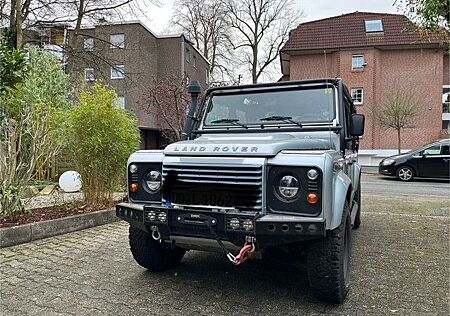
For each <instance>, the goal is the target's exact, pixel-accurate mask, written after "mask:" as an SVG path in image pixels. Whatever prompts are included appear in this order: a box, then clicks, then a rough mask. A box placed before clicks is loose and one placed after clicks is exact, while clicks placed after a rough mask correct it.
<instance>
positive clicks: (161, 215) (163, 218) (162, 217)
mask: <svg viewBox="0 0 450 316" xmlns="http://www.w3.org/2000/svg"><path fill="white" fill-rule="evenodd" d="M158 221H160V222H166V221H167V214H166V212H160V213H159V214H158Z"/></svg>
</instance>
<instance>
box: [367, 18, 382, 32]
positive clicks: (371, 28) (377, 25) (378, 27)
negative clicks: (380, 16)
mask: <svg viewBox="0 0 450 316" xmlns="http://www.w3.org/2000/svg"><path fill="white" fill-rule="evenodd" d="M364 22H365V24H366V33H374V32H383V22H381V20H365V21H364Z"/></svg>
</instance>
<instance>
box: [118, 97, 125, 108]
mask: <svg viewBox="0 0 450 316" xmlns="http://www.w3.org/2000/svg"><path fill="white" fill-rule="evenodd" d="M125 104H126V103H125V96H123V95H119V99H118V100H117V107H118V108H120V109H125Z"/></svg>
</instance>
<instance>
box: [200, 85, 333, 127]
mask: <svg viewBox="0 0 450 316" xmlns="http://www.w3.org/2000/svg"><path fill="white" fill-rule="evenodd" d="M334 118H335V110H334V89H332V88H326V87H318V88H308V89H304V90H286V91H267V92H264V91H263V92H257V93H241V94H216V95H213V96H212V97H211V98H210V101H209V105H208V113H207V114H206V117H205V120H204V125H205V126H208V127H212V126H220V125H235V126H241V127H242V126H244V127H245V126H247V125H251V124H258V125H261V124H264V125H268V124H271V125H273V124H296V123H297V125H299V124H298V123H330V122H331V121H333V119H334ZM294 122H296V123H294ZM238 124H239V125H238ZM300 126H301V125H300Z"/></svg>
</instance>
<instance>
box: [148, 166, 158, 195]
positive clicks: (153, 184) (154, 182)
mask: <svg viewBox="0 0 450 316" xmlns="http://www.w3.org/2000/svg"><path fill="white" fill-rule="evenodd" d="M145 184H146V185H147V188H148V189H149V190H150V191H152V192H156V191H158V190H159V189H160V188H161V172H159V171H158V170H152V171H150V172H149V173H147V175H146V177H145Z"/></svg>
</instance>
